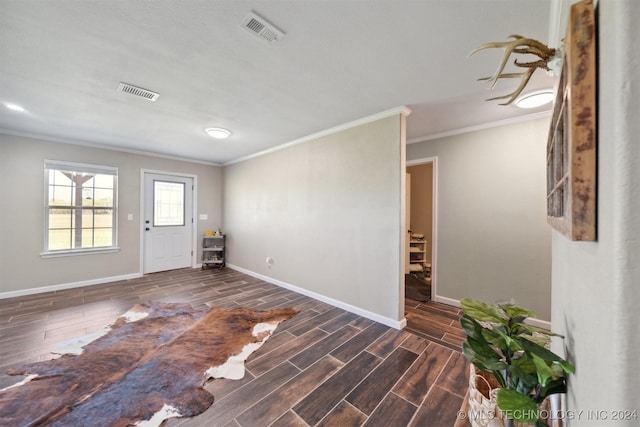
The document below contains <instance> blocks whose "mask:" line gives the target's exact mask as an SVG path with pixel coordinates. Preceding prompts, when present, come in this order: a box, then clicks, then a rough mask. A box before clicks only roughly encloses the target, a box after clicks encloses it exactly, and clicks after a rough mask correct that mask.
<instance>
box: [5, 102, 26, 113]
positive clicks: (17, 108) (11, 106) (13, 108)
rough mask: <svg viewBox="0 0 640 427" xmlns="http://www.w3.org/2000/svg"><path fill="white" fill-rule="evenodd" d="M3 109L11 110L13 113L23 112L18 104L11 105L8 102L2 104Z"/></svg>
mask: <svg viewBox="0 0 640 427" xmlns="http://www.w3.org/2000/svg"><path fill="white" fill-rule="evenodd" d="M4 106H5V107H7V108H8V109H9V110H13V111H24V107H23V106H21V105H18V104H11V103H9V102H7V103H5V104H4Z"/></svg>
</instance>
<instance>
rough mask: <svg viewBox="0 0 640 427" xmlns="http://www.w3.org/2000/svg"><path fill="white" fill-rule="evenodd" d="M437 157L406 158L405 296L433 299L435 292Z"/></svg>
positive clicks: (425, 299) (419, 299) (421, 299)
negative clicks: (406, 246)
mask: <svg viewBox="0 0 640 427" xmlns="http://www.w3.org/2000/svg"><path fill="white" fill-rule="evenodd" d="M437 160H438V159H437V157H430V158H424V159H418V160H411V161H407V167H406V173H407V181H408V182H410V185H407V199H408V202H407V210H408V215H407V227H408V229H409V234H408V240H409V247H408V258H409V261H408V263H407V268H406V271H405V297H406V298H410V299H413V300H417V301H423V302H424V301H428V300H433V298H434V297H435V295H436V272H437V266H436V254H437V227H436V225H437V215H436V214H437V209H436V202H437V194H436V189H437V185H436V183H437Z"/></svg>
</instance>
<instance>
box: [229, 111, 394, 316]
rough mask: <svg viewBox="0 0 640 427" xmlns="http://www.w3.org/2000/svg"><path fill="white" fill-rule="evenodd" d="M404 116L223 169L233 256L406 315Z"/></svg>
mask: <svg viewBox="0 0 640 427" xmlns="http://www.w3.org/2000/svg"><path fill="white" fill-rule="evenodd" d="M403 123H404V118H403V117H402V116H401V115H394V116H392V117H388V118H384V119H380V120H377V121H374V122H371V123H368V124H364V125H360V126H357V127H354V128H351V129H347V130H344V131H341V132H339V133H335V134H331V135H328V136H324V137H321V138H319V139H315V140H312V141H309V142H305V143H302V144H298V145H294V146H290V147H288V148H284V149H282V150H279V151H275V152H272V153H270V154H266V155H263V156H260V157H256V158H253V159H249V160H245V161H243V162H240V163H236V164H232V165H229V166H225V167H224V197H223V209H224V211H223V218H224V228H225V232H226V233H227V234H228V246H229V252H228V261H229V263H231V264H232V265H233V266H236V267H240V268H241V269H244V270H247V271H250V272H252V273H255V274H259V275H262V276H266V277H269V278H272V279H275V280H277V281H281V282H283V283H286V284H289V285H292V286H295V287H298V288H300V289H303V290H306V291H310V292H313V293H315V294H318V295H321V296H324V297H327V298H330V299H333V300H336V301H340V302H343V303H346V304H348V305H351V306H353V307H356V308H358V309H361V310H365V311H367V312H370V313H373V314H375V315H377V316H381V317H383V318H386V319H391V320H392V321H398V320H400V319H402V318H403V317H404V313H403V312H402V310H401V308H400V307H401V301H400V292H401V290H400V284H399V282H400V274H401V270H400V268H401V265H400V255H401V253H400V239H401V238H400V235H401V234H402V233H401V231H400V230H401V228H400V227H401V224H400V213H401V209H400V206H401V184H402V183H401V175H402V177H403V176H404V175H403V174H401V171H403V168H404V159H403V158H402V155H403V146H402V145H401V140H402V131H403ZM267 257H271V258H272V259H273V265H272V266H271V267H270V268H269V266H268V265H267V263H266V258H267Z"/></svg>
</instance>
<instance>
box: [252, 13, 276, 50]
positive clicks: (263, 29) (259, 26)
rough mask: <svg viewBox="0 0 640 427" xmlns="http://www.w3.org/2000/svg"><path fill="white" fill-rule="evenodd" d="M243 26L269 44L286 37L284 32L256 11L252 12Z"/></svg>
mask: <svg viewBox="0 0 640 427" xmlns="http://www.w3.org/2000/svg"><path fill="white" fill-rule="evenodd" d="M242 27H243V28H244V29H245V30H247V31H249V32H250V33H251V34H253V35H254V36H256V37H258V38H259V39H260V40H262V41H264V42H265V43H267V44H273V43H274V42H276V41H278V40H280V39H281V38H283V37H284V33H283V32H282V31H280V30H279V29H277V28H276V27H275V26H274V25H273V24H271V23H269V22H268V21H267V20H266V19H264V18H263V17H261V16H259V15H257V14H256V13H255V12H250V13H249V14H248V15H247V16H246V18H244V21H242Z"/></svg>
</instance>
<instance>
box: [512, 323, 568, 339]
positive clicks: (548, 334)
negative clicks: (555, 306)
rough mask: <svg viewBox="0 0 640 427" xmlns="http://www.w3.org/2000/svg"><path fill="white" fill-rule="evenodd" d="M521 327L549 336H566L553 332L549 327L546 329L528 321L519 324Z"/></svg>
mask: <svg viewBox="0 0 640 427" xmlns="http://www.w3.org/2000/svg"><path fill="white" fill-rule="evenodd" d="M519 326H520V327H521V328H523V329H526V330H528V331H529V332H531V333H532V334H533V333H538V334H543V335H546V336H549V337H560V338H564V336H563V335H560V334H556V333H555V332H551V331H550V330H548V329H544V328H539V327H537V326H533V325H529V324H527V323H523V324H521V325H519Z"/></svg>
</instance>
